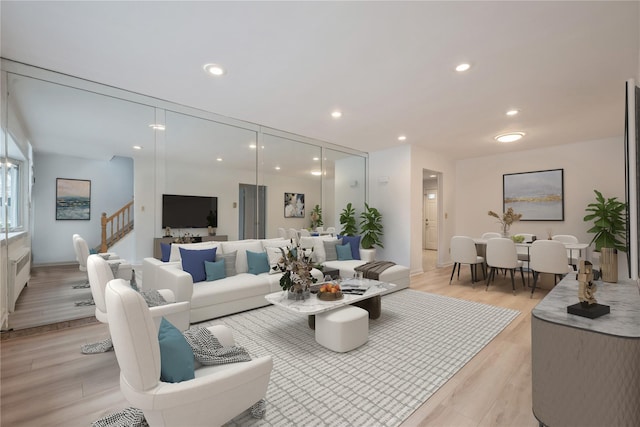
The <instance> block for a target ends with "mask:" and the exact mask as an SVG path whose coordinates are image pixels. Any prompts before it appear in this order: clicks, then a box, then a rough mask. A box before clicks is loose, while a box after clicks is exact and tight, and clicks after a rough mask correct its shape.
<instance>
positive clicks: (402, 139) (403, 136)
mask: <svg viewBox="0 0 640 427" xmlns="http://www.w3.org/2000/svg"><path fill="white" fill-rule="evenodd" d="M406 140H407V137H406V135H400V136H399V137H398V141H406Z"/></svg>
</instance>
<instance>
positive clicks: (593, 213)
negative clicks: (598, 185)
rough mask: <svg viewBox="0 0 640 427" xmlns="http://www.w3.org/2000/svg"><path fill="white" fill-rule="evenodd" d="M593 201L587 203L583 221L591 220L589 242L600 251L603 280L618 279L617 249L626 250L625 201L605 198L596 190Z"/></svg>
mask: <svg viewBox="0 0 640 427" xmlns="http://www.w3.org/2000/svg"><path fill="white" fill-rule="evenodd" d="M593 191H594V192H595V193H596V201H595V203H589V204H588V205H587V207H586V209H585V210H586V211H587V212H589V213H588V214H587V215H585V217H584V221H593V227H591V228H590V229H589V230H587V232H588V233H595V234H594V236H593V239H592V240H591V243H595V250H596V252H600V273H601V275H602V280H603V281H605V282H611V283H615V282H617V281H618V251H619V250H620V251H623V252H626V250H627V247H626V245H625V239H626V207H627V205H626V203H622V202H621V201H619V200H617V197H611V198H608V199H606V200H605V198H604V196H603V195H602V193H601V192H599V191H598V190H593Z"/></svg>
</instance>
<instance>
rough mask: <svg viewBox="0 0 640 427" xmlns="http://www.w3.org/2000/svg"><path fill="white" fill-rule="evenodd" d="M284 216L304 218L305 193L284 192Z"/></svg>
mask: <svg viewBox="0 0 640 427" xmlns="http://www.w3.org/2000/svg"><path fill="white" fill-rule="evenodd" d="M284 217H285V218H304V194H300V193H284Z"/></svg>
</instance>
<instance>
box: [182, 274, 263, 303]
mask: <svg viewBox="0 0 640 427" xmlns="http://www.w3.org/2000/svg"><path fill="white" fill-rule="evenodd" d="M269 292H271V289H270V286H269V282H268V281H267V280H265V279H264V277H261V276H260V275H258V276H256V275H253V274H249V273H240V274H237V275H235V276H233V277H226V278H224V279H221V280H215V281H213V282H198V283H194V284H193V296H192V297H191V307H193V308H199V307H207V306H210V305H216V304H223V303H226V302H229V301H234V300H239V299H245V298H250V297H253V296H256V295H266V294H268V293H269Z"/></svg>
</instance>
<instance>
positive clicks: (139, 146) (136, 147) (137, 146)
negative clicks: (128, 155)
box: [133, 145, 142, 150]
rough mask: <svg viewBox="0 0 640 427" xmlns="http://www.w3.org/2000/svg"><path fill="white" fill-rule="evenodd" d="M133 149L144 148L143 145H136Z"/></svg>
mask: <svg viewBox="0 0 640 427" xmlns="http://www.w3.org/2000/svg"><path fill="white" fill-rule="evenodd" d="M133 149H134V150H142V146H141V145H134V146H133Z"/></svg>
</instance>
